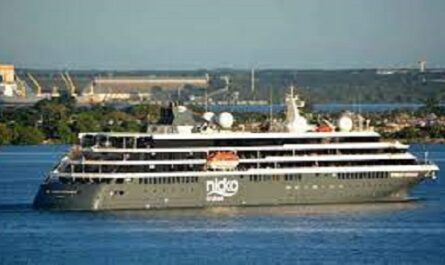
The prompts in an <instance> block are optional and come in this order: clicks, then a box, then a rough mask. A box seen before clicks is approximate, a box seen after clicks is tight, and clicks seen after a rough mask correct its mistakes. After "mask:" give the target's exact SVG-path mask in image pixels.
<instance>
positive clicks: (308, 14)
mask: <svg viewBox="0 0 445 265" xmlns="http://www.w3.org/2000/svg"><path fill="white" fill-rule="evenodd" d="M444 25H445V0H319V1H318V0H119V1H118V0H0V62H6V63H13V64H15V65H17V66H18V67H34V68H70V69H73V68H75V69H93V68H95V69H196V68H220V67H237V68H250V67H255V68H299V69H302V68H325V69H328V68H356V67H393V66H414V65H415V64H416V62H417V61H418V60H419V59H421V58H424V59H426V60H428V62H429V65H433V66H445V29H444Z"/></svg>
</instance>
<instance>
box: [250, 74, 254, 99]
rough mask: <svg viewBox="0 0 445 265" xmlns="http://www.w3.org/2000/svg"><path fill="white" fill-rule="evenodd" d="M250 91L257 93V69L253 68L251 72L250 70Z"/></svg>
mask: <svg viewBox="0 0 445 265" xmlns="http://www.w3.org/2000/svg"><path fill="white" fill-rule="evenodd" d="M250 91H251V92H252V94H253V93H255V69H254V68H252V70H251V72H250Z"/></svg>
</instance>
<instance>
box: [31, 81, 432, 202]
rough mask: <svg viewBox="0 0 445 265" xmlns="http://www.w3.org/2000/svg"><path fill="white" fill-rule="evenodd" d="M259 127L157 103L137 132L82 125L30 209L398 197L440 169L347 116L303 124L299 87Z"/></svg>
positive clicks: (393, 199)
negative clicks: (278, 117)
mask: <svg viewBox="0 0 445 265" xmlns="http://www.w3.org/2000/svg"><path fill="white" fill-rule="evenodd" d="M285 102H286V120H285V121H283V122H282V124H279V125H275V126H272V127H273V128H272V129H271V130H269V131H265V132H247V131H243V130H234V129H232V126H233V121H234V117H233V116H232V115H231V114H230V113H227V112H224V113H221V114H219V115H216V114H213V113H210V112H207V113H205V114H204V115H202V116H200V117H199V116H197V115H194V114H193V113H192V112H191V111H189V110H188V109H187V108H186V107H184V106H173V107H171V108H165V109H164V111H162V113H163V117H164V119H163V121H162V123H163V124H161V125H155V126H150V127H149V130H148V131H147V132H146V133H114V132H103V133H97V132H95V133H81V134H80V135H79V144H78V145H75V146H73V147H72V149H71V150H70V152H69V153H68V154H66V155H65V156H64V157H63V158H62V159H61V161H60V162H59V163H58V164H57V166H55V167H54V169H53V170H52V171H51V172H49V174H48V176H47V177H46V178H45V180H44V182H43V183H42V184H41V185H40V188H39V191H38V193H37V195H36V196H35V199H34V207H35V208H38V209H58V210H118V209H165V208H192V207H202V208H204V207H226V206H230V207H239V206H266V205H270V206H273V205H299V204H334V203H365V202H396V201H397V202H399V201H406V200H410V199H411V197H410V195H409V191H410V189H411V188H412V187H413V186H415V185H416V184H418V183H419V182H421V181H424V180H426V179H431V178H435V174H436V172H437V171H438V170H439V168H438V167H437V166H436V165H434V164H433V163H431V162H429V161H427V160H422V159H418V158H416V157H415V156H414V155H413V154H411V153H410V152H408V146H407V145H404V144H401V143H400V142H397V141H392V142H389V141H382V140H381V137H380V135H379V134H378V133H377V132H374V131H372V129H370V128H369V126H365V128H363V127H364V126H361V125H357V123H356V122H355V121H354V119H353V118H351V116H350V115H343V116H342V117H341V118H339V119H338V120H337V122H334V123H335V125H334V124H333V123H330V122H329V121H326V122H325V123H323V124H319V125H311V124H309V122H308V121H307V119H306V118H305V117H304V115H302V113H301V112H300V109H301V108H302V107H303V106H304V101H302V100H301V99H300V98H299V97H298V95H296V94H294V93H293V90H291V92H290V93H288V94H287V95H286V100H285Z"/></svg>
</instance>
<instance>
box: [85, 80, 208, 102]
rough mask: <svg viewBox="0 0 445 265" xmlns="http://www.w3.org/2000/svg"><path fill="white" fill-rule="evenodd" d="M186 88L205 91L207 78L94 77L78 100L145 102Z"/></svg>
mask: <svg viewBox="0 0 445 265" xmlns="http://www.w3.org/2000/svg"><path fill="white" fill-rule="evenodd" d="M186 87H194V88H200V89H207V88H208V87H209V77H208V76H207V75H206V76H205V77H96V78H94V79H93V80H92V81H91V82H90V83H89V84H88V85H87V86H86V87H85V89H84V90H83V92H82V95H81V96H80V97H79V98H78V101H79V102H81V103H91V104H95V103H96V104H97V103H104V102H110V101H145V100H150V99H153V98H154V97H153V96H154V94H156V93H162V92H167V93H175V94H180V93H181V91H182V90H183V89H185V88H186Z"/></svg>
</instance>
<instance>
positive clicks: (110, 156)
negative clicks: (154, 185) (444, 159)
mask: <svg viewBox="0 0 445 265" xmlns="http://www.w3.org/2000/svg"><path fill="white" fill-rule="evenodd" d="M211 152H212V151H210V152H209V153H211ZM403 152H405V150H403V149H391V148H387V149H359V150H357V149H323V150H295V151H292V150H282V151H274V150H271V151H259V156H258V151H238V152H237V154H238V156H239V157H240V158H243V159H244V158H246V159H248V158H264V157H266V156H302V155H303V156H304V155H341V154H345V155H349V154H381V153H403ZM83 156H84V158H85V159H87V160H101V159H104V158H107V160H137V161H141V160H175V159H179V160H182V159H205V158H206V157H207V153H206V152H189V153H184V152H170V153H167V152H160V153H155V152H153V153H104V152H102V153H95V152H85V153H84V154H83Z"/></svg>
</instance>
